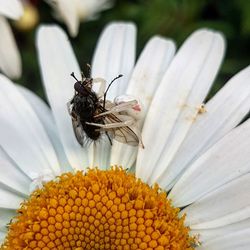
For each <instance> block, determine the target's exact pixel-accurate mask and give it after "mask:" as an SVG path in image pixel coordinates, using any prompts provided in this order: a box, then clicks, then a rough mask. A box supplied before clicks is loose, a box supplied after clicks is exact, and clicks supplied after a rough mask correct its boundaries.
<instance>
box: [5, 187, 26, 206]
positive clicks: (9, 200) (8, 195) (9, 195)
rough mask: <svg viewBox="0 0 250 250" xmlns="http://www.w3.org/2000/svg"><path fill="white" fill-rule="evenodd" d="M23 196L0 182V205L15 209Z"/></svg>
mask: <svg viewBox="0 0 250 250" xmlns="http://www.w3.org/2000/svg"><path fill="white" fill-rule="evenodd" d="M23 200H24V197H23V196H21V195H19V194H17V193H15V192H13V191H11V190H10V189H8V188H6V187H4V186H3V185H2V184H0V207H1V208H9V209H17V208H19V206H20V203H21V202H22V201H23Z"/></svg>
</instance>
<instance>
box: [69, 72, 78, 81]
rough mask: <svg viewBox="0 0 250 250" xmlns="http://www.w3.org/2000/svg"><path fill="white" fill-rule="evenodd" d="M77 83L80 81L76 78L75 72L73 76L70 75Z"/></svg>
mask: <svg viewBox="0 0 250 250" xmlns="http://www.w3.org/2000/svg"><path fill="white" fill-rule="evenodd" d="M70 75H71V76H72V77H73V78H74V79H75V80H76V81H77V82H79V80H78V79H77V78H76V76H75V73H74V72H72V73H71V74H70Z"/></svg>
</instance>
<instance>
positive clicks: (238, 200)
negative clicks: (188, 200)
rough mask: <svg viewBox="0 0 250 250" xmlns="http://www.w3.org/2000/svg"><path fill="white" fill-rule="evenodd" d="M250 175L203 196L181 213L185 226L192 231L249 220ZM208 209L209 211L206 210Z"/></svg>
mask: <svg viewBox="0 0 250 250" xmlns="http://www.w3.org/2000/svg"><path fill="white" fill-rule="evenodd" d="M241 190H250V174H245V175H243V176H241V177H239V178H237V179H235V180H233V181H231V182H228V183H226V184H225V185H222V186H220V187H219V188H217V189H216V190H214V191H212V192H211V193H208V194H207V195H204V196H203V197H202V198H201V199H200V200H197V201H196V202H194V203H193V204H191V205H190V206H188V207H187V208H185V209H183V210H182V211H181V215H182V214H187V215H188V216H187V217H186V220H185V224H186V225H188V226H190V228H191V229H194V230H202V229H210V228H217V227H222V226H226V225H230V224H234V223H236V222H238V221H243V220H246V219H249V218H250V193H249V192H241ZM208 207H209V209H207V208H208Z"/></svg>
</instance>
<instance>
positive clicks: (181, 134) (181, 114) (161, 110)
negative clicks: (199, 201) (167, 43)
mask: <svg viewBox="0 0 250 250" xmlns="http://www.w3.org/2000/svg"><path fill="white" fill-rule="evenodd" d="M223 55H224V40H223V37H222V36H221V35H220V34H219V33H216V32H213V31H209V30H199V31H196V32H195V33H193V34H192V35H191V36H190V37H189V38H188V39H187V41H186V42H185V43H184V44H183V45H182V47H181V48H180V50H179V51H178V53H177V55H176V56H175V58H174V59H173V61H172V63H171V65H170V67H169V70H168V71H167V72H166V74H165V75H164V77H163V80H162V82H161V84H160V86H159V88H158V89H157V91H156V93H155V96H154V99H153V101H152V103H151V106H150V109H149V111H148V114H147V117H146V120H145V125H144V127H143V131H142V137H143V140H144V144H145V149H139V152H138V158H137V166H136V175H137V176H140V177H141V178H142V179H143V180H144V181H149V183H154V182H155V181H157V179H158V178H159V177H160V176H161V174H163V173H164V171H165V170H166V167H167V165H168V164H169V162H170V161H171V159H172V158H173V157H174V155H175V154H176V152H177V150H178V148H179V146H180V145H181V143H182V141H183V140H184V138H185V137H186V135H187V133H188V131H189V129H190V127H191V126H192V124H193V123H194V122H195V119H196V116H197V115H198V110H199V107H200V105H201V104H202V102H203V101H204V99H205V97H206V95H207V93H208V91H209V89H210V87H211V85H212V83H213V80H214V78H215V76H216V74H217V72H218V69H219V66H220V64H221V61H222V58H223ZM183 58H185V59H183ZM159 121H160V122H159ZM163 135H164V136H163ZM152 141H154V142H155V144H156V145H158V146H157V147H153V148H151V147H147V145H150V144H151V142H152ZM156 166H157V167H156ZM166 184H167V183H165V185H166Z"/></svg>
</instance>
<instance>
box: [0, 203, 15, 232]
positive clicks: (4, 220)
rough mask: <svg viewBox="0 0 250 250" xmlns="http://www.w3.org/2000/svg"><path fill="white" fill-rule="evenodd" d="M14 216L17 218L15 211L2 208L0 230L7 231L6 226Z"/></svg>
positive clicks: (0, 210) (0, 209)
mask: <svg viewBox="0 0 250 250" xmlns="http://www.w3.org/2000/svg"><path fill="white" fill-rule="evenodd" d="M14 216H16V211H15V210H13V209H6V208H0V230H3V231H4V230H6V225H7V224H8V223H9V222H10V220H11V219H12V218H13V217H14Z"/></svg>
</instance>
